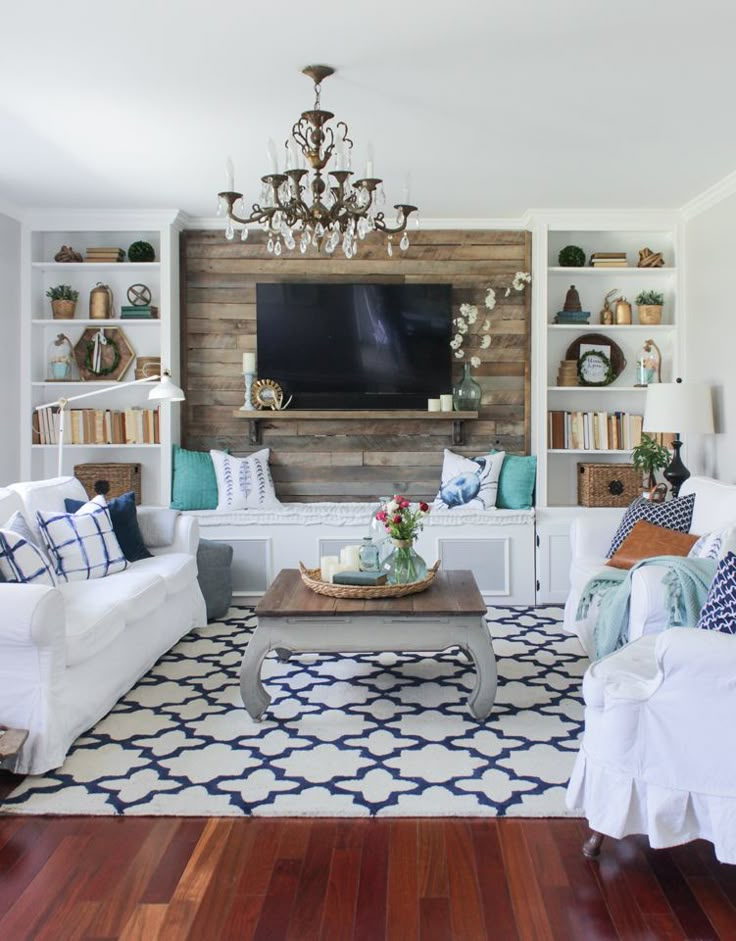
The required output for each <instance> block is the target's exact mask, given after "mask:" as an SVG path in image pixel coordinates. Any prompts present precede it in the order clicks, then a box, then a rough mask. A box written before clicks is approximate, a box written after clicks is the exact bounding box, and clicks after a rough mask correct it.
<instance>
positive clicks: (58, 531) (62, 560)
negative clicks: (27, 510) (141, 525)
mask: <svg viewBox="0 0 736 941" xmlns="http://www.w3.org/2000/svg"><path fill="white" fill-rule="evenodd" d="M36 519H37V520H38V525H39V528H40V529H41V535H42V536H43V540H44V542H45V543H46V546H47V547H48V550H49V554H50V555H51V558H52V560H53V562H54V565H55V567H56V574H57V575H58V576H59V577H60V578H63V579H64V580H65V581H67V582H74V581H83V580H85V579H90V578H104V577H105V576H106V575H113V574H114V573H115V572H122V571H123V569H125V568H127V566H128V561H127V559H126V558H125V556H124V555H123V550H122V549H121V548H120V543H119V542H118V540H117V537H116V535H115V533H114V532H113V528H112V520H111V519H110V511H109V510H108V508H107V502H106V500H105V498H104V497H103V496H97V497H95V498H94V500H91V501H90V502H89V503H85V504H84V506H82V507H80V508H79V509H78V510H77V512H76V513H44V512H42V511H41V510H39V511H38V512H37V513H36Z"/></svg>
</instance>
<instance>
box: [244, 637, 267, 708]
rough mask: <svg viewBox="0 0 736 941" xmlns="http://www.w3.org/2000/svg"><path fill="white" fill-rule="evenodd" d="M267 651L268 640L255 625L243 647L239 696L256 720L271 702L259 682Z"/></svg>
mask: <svg viewBox="0 0 736 941" xmlns="http://www.w3.org/2000/svg"><path fill="white" fill-rule="evenodd" d="M268 651H269V640H268V636H267V634H266V633H265V632H262V631H260V630H259V628H258V627H256V629H255V631H254V633H253V636H252V637H251V639H250V642H249V643H248V646H247V647H246V649H245V654H244V655H243V664H242V666H241V667H240V696H241V698H242V700H243V705H244V706H245V708H246V710H247V711H248V715H249V716H250V717H251V719H255V720H256V722H258V721H259V720H260V718H261V716H262V715H263V713H264V712H265V711H266V709H267V708H268V706H269V703H270V702H271V697H270V696H269V695H268V693H267V692H266V690H265V689H264V688H263V683H261V667H262V666H263V661H264V659H265V657H266V654H267V653H268Z"/></svg>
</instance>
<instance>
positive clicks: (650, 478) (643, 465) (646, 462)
mask: <svg viewBox="0 0 736 941" xmlns="http://www.w3.org/2000/svg"><path fill="white" fill-rule="evenodd" d="M631 459H632V461H633V464H634V467H635V468H636V469H637V470H639V471H641V472H642V474H647V487H648V489H649V490H650V491H652V490H653V489H654V488H655V487H656V486H657V478H656V472H657V471H658V470H663V469H664V468H665V467H667V465H668V464H669V462H670V452H669V451H668V450H667V448H666V447H665V446H664V445H662V444H657V442H656V441H655V440H654V438H651V437H650V436H649V435H646V434H644V435H642V436H641V444H637V446H636V447H635V448H634V449H633V450H632V452H631Z"/></svg>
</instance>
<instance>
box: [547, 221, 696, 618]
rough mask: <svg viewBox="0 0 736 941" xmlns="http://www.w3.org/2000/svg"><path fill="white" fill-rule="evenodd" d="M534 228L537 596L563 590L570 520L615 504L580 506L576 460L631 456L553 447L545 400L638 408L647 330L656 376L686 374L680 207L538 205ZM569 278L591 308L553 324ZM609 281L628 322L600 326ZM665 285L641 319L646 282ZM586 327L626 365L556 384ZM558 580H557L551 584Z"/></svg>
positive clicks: (554, 597) (561, 406) (560, 594)
mask: <svg viewBox="0 0 736 941" xmlns="http://www.w3.org/2000/svg"><path fill="white" fill-rule="evenodd" d="M531 220H532V225H531V227H532V230H533V258H534V282H533V285H532V291H533V295H532V296H533V304H532V310H533V342H532V350H533V354H532V355H533V368H532V402H533V406H532V440H533V442H534V451H535V453H536V455H537V460H538V476H537V498H536V505H537V529H538V548H539V551H538V557H537V566H538V571H537V575H538V581H539V585H540V587H539V592H538V600H539V601H562V600H564V597H565V595H566V593H567V584H568V582H567V560H568V559H569V550H568V546H569V524H570V520H571V519H572V518H573V517H574V516H575V515H577V514H578V513H581V512H585V513H593V514H596V513H597V514H600V515H601V520H603V518H604V517H605V515H606V514H608V515H610V514H611V511H610V510H606V509H602V508H601V509H597V508H591V509H582V508H580V507H579V506H578V503H577V475H578V469H577V466H578V463H579V462H602V463H630V462H631V451H630V450H625V451H624V450H618V451H611V450H607V451H601V450H598V451H595V450H562V449H555V450H553V449H551V448H550V443H551V442H550V441H549V440H548V421H547V416H548V413H549V411H551V410H563V411H606V412H615V411H622V412H629V413H632V414H639V415H643V413H644V403H645V399H646V388H645V387H639V386H637V385H636V382H637V375H636V363H637V359H638V358H639V354H640V351H641V349H642V346H643V344H644V342H645V341H646V340H647V339H653V340H654V342H655V343H656V344H657V346H658V347H659V349H660V350H661V353H662V365H663V369H662V381H664V382H671V381H673V380H674V379H675V378H677V376H679V375H682V369H683V356H682V350H681V335H682V331H681V322H682V318H683V310H682V300H681V299H682V297H683V291H682V265H681V260H682V246H681V233H680V224H679V220H678V216H677V214H676V213H671V212H665V211H662V212H660V211H651V212H623V211H622V212H608V213H593V212H573V211H571V212H560V213H553V212H549V213H546V212H540V213H534V214H532V217H531ZM566 245H578V246H580V248H582V249H583V251H584V252H585V254H586V265H585V267H582V268H562V267H560V266H559V261H558V255H559V252H560V249H562V248H563V247H564V246H566ZM644 247H647V248H649V249H651V250H652V251H655V252H657V251H659V252H662V254H663V257H664V261H665V266H664V267H661V268H638V267H637V262H638V259H639V250H640V249H642V248H644ZM621 251H624V252H626V255H627V260H628V264H629V267H628V268H614V269H596V268H592V267H590V264H589V258H590V255H591V254H592V253H593V252H621ZM573 284H574V285H575V287H576V288H577V290H578V292H579V294H580V300H581V303H582V307H583V309H584V310H589V311H590V312H591V317H590V322H589V323H588V324H587V325H583V326H570V325H567V324H564V325H562V324H555V323H554V317H555V314H556V313H557V311H559V310H562V307H563V303H564V300H565V295H566V293H567V290H568V288H569V287H570V286H571V285H573ZM613 288H617V289H618V291H619V293H620V294H622V295H624V296H625V297H626V298H627V299H628V300H629V302H630V303H631V305H632V312H633V323H632V324H631V325H612V326H605V325H602V324H601V323H600V311H601V309H602V307H603V301H604V297H605V295H606V294H607V293H608V292H609V291H611V290H612V289H613ZM647 289H651V290H657V291H661V292H662V293H663V294H664V310H663V319H662V324H661V325H659V326H645V325H641V324H639V323H638V321H637V316H636V311H637V308H636V305H635V303H634V298H635V297H636V295H637V294H638V293H639V292H640V291H642V290H647ZM584 333H600V334H605V335H606V336H607V337H610V338H611V339H612V340H615V341H616V343H617V344H618V345H619V347H621V349H622V351H623V353H624V356H625V358H626V367H625V369H624V370H623V373H622V374H621V375H620V376H619V377H618V378H617V379H616V380H615V381H614V382H613V383H611V384H610V385H608V386H603V387H590V386H575V387H559V386H558V385H557V372H558V369H559V364H560V360H561V359H564V357H565V353H566V351H567V349H568V347H569V346H570V344H571V343H572V342H573V341H574V340H575V339H576V338H578V337H580V336H581V335H582V334H584ZM555 583H556V584H557V586H558V587H555Z"/></svg>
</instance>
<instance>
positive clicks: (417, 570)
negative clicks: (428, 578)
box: [383, 539, 427, 585]
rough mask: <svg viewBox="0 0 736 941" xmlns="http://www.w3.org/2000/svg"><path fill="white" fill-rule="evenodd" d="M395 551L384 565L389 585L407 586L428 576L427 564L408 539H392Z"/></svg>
mask: <svg viewBox="0 0 736 941" xmlns="http://www.w3.org/2000/svg"><path fill="white" fill-rule="evenodd" d="M391 542H392V543H393V544H394V551H393V552H392V553H391V555H389V556H388V558H387V559H386V561H385V562H384V563H383V571H384V572H385V573H386V574H387V576H388V578H387V581H388V583H389V585H406V584H408V583H409V582H418V581H421V580H422V579H423V578H424V576H425V575H426V574H427V563H426V562H425V561H424V559H423V558H422V557H421V556H420V555H419V553H418V552H416V550H415V549H414V546H413V545H412V543H411V542H410V541H409V540H408V539H392V540H391Z"/></svg>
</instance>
